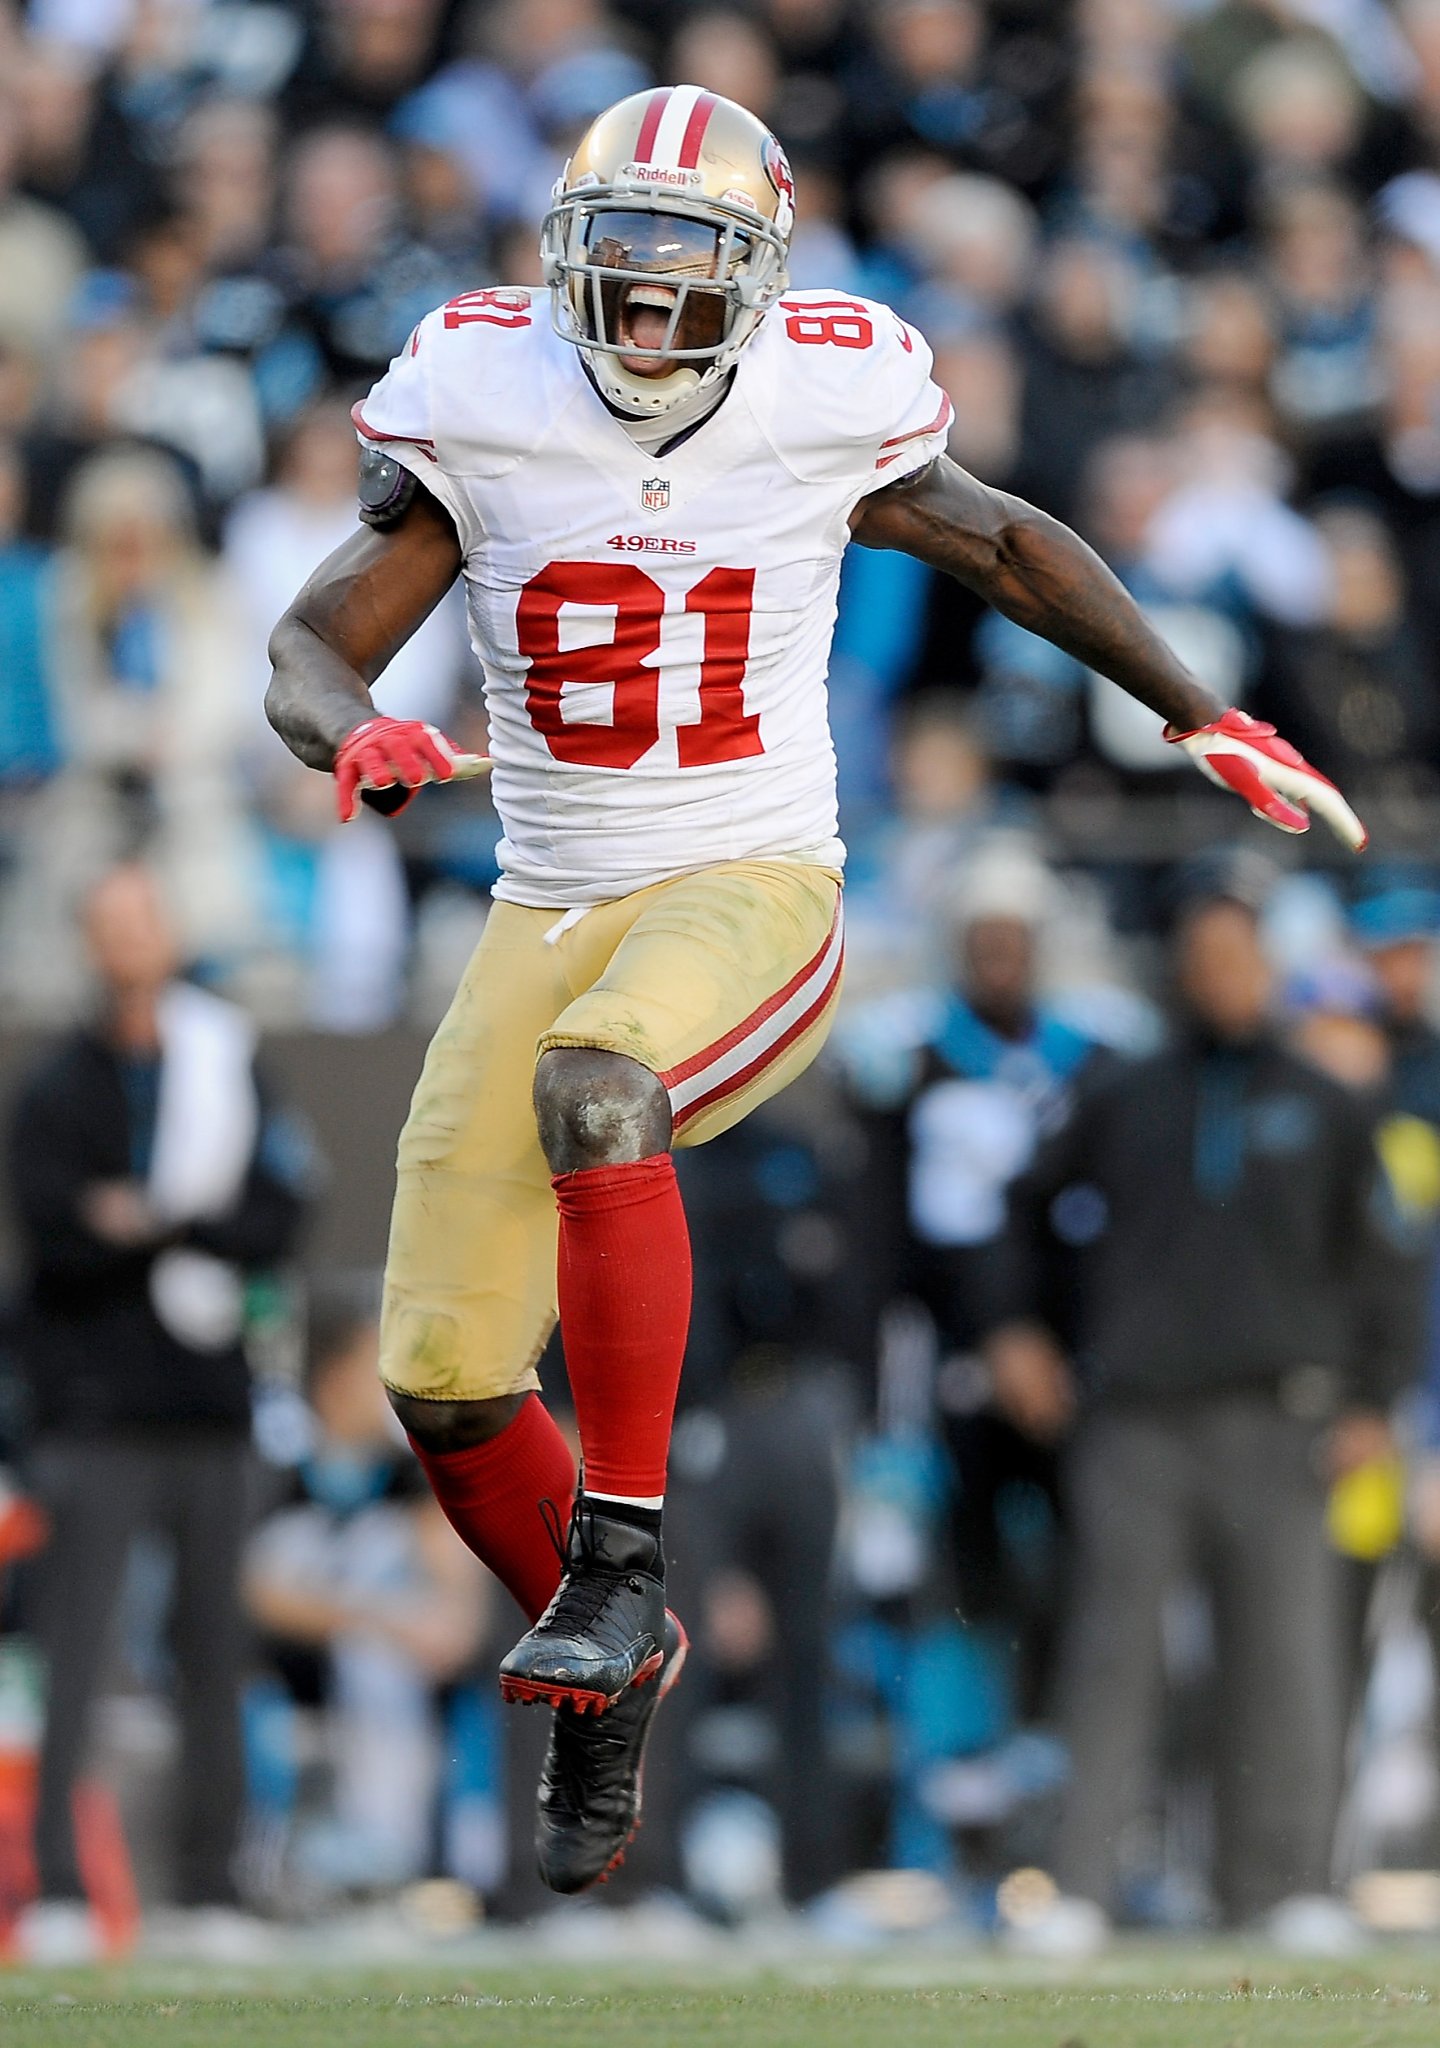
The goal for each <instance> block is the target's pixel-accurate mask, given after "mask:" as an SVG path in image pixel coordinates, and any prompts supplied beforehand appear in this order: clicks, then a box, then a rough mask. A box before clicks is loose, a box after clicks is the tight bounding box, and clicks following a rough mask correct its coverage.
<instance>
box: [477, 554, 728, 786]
mask: <svg viewBox="0 0 1440 2048" xmlns="http://www.w3.org/2000/svg"><path fill="white" fill-rule="evenodd" d="M754 597H755V571H754V570H753V569H712V570H711V571H710V572H709V574H708V575H707V576H702V577H701V579H700V581H699V582H698V583H696V584H695V585H693V587H692V588H691V589H690V590H688V591H687V592H686V593H685V609H686V611H687V612H699V613H700V614H701V616H702V617H703V618H704V621H705V644H704V650H703V656H702V660H701V666H700V717H699V719H698V721H697V722H696V723H695V724H693V725H681V726H677V727H676V729H675V739H676V744H677V746H678V748H679V755H680V766H681V767H682V768H706V767H713V766H714V765H716V764H717V763H719V762H722V761H741V760H744V759H746V758H747V757H748V756H750V755H752V754H763V753H764V751H765V749H764V746H763V745H762V743H761V739H760V720H759V717H758V715H757V714H755V713H752V712H747V711H746V709H745V698H744V690H743V683H744V676H745V663H746V660H747V658H748V656H749V653H750V613H751V609H752V606H753V603H754ZM566 604H581V605H603V606H605V607H607V608H613V610H614V613H615V633H614V637H613V638H612V639H610V640H607V641H603V642H602V643H601V644H600V645H599V646H595V647H576V648H569V649H566V650H565V651H564V652H562V651H561V647H560V609H561V606H562V605H566ZM664 611H665V593H664V591H663V590H662V589H661V588H660V585H659V584H658V583H657V582H656V581H655V579H654V578H653V577H652V576H647V575H646V574H645V571H644V570H643V569H640V568H637V567H636V566H635V564H634V563H633V562H551V563H549V564H548V565H547V566H546V567H545V568H543V569H541V570H540V571H539V572H538V573H537V574H536V575H534V576H532V577H531V578H530V581H529V582H528V583H527V584H526V585H525V587H524V589H523V590H522V591H521V593H520V603H519V607H518V610H517V612H516V636H517V639H518V643H519V649H520V652H521V654H522V655H524V656H525V657H526V658H527V659H528V660H529V663H530V674H529V678H528V684H527V691H526V700H525V701H526V708H527V709H528V711H529V713H530V719H531V723H532V724H533V725H534V726H535V728H536V730H537V731H538V732H541V733H543V734H544V736H545V741H546V744H547V745H548V747H549V749H550V751H551V753H552V754H553V755H554V756H555V758H556V760H557V761H569V762H572V763H574V764H575V765H577V766H580V767H586V768H633V767H634V766H635V763H636V762H637V761H638V760H639V759H640V758H641V756H642V755H643V754H647V753H648V752H649V751H650V749H651V747H653V746H654V745H655V742H656V741H657V740H658V739H659V737H660V670H659V668H658V667H657V666H656V665H655V664H654V663H653V661H652V659H651V658H652V657H653V656H654V655H655V654H657V653H658V652H659V648H660V630H661V620H662V618H663V616H664ZM565 683H609V684H613V685H614V691H615V696H614V704H613V709H612V715H611V721H610V723H609V724H608V725H599V724H592V723H581V722H579V721H576V722H571V721H569V720H567V719H565V718H563V717H562V716H561V705H560V693H561V686H562V685H563V684H565Z"/></svg>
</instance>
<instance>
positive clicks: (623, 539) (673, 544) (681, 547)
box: [605, 533, 695, 555]
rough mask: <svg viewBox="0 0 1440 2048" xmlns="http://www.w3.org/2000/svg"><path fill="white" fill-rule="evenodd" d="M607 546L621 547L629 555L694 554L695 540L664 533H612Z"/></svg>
mask: <svg viewBox="0 0 1440 2048" xmlns="http://www.w3.org/2000/svg"><path fill="white" fill-rule="evenodd" d="M605 545H606V547H607V548H619V549H621V550H622V551H623V552H624V553H625V554H627V555H693V554H694V552H695V543H694V541H693V540H671V538H670V536H669V535H668V534H664V533H612V534H611V536H610V538H609V540H607V541H606V543H605Z"/></svg>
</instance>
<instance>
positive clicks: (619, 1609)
mask: <svg viewBox="0 0 1440 2048" xmlns="http://www.w3.org/2000/svg"><path fill="white" fill-rule="evenodd" d="M664 1641H665V1556H664V1551H663V1549H662V1548H661V1541H660V1532H659V1530H658V1529H639V1528H636V1527H635V1526H634V1524H633V1523H630V1522H621V1521H617V1520H616V1519H615V1518H614V1517H613V1516H610V1515H607V1514H604V1513H603V1512H602V1511H601V1510H600V1509H599V1508H597V1507H596V1506H595V1505H594V1503H593V1502H591V1501H587V1500H586V1499H585V1497H584V1495H583V1494H582V1495H581V1496H580V1498H579V1499H578V1500H577V1501H576V1503H575V1511H574V1513H573V1514H572V1515H571V1517H570V1535H569V1539H568V1541H567V1543H566V1545H565V1571H564V1575H563V1577H562V1578H561V1580H560V1584H559V1587H558V1589H557V1591H556V1594H555V1598H554V1599H553V1600H552V1601H551V1602H550V1605H549V1606H548V1607H547V1608H546V1609H545V1612H544V1613H543V1614H542V1615H541V1617H540V1619H539V1620H538V1621H537V1622H536V1624H535V1626H534V1628H532V1629H531V1630H530V1632H529V1634H528V1635H523V1636H522V1637H521V1638H520V1640H519V1642H518V1643H517V1644H516V1645H515V1647H514V1649H513V1650H512V1651H511V1652H510V1654H509V1656H508V1657H507V1658H506V1659H505V1661H504V1663H503V1664H502V1665H501V1666H500V1697H501V1698H502V1699H504V1700H510V1701H518V1702H519V1703H520V1704H521V1705H524V1706H528V1705H530V1704H532V1703H534V1702H535V1701H540V1702H543V1704H544V1705H546V1706H550V1707H568V1708H571V1709H573V1711H574V1712H576V1713H578V1714H587V1713H588V1714H603V1713H604V1712H605V1710H606V1708H607V1707H613V1706H614V1704H615V1702H616V1701H617V1700H618V1699H619V1698H620V1696H621V1694H622V1693H626V1692H628V1691H629V1690H630V1688H631V1686H632V1685H640V1684H642V1683H643V1682H644V1681H645V1680H646V1679H647V1678H653V1677H654V1676H655V1674H656V1672H657V1671H658V1670H659V1669H660V1666H661V1664H662V1663H663V1662H664V1658H665V1650H664Z"/></svg>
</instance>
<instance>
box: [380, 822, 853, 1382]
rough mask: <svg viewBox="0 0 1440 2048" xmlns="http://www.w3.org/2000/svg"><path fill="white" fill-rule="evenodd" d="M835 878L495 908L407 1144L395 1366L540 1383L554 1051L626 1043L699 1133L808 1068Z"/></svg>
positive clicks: (672, 887) (825, 994)
mask: <svg viewBox="0 0 1440 2048" xmlns="http://www.w3.org/2000/svg"><path fill="white" fill-rule="evenodd" d="M841 958H842V931H841V913H840V884H839V878H838V877H837V876H836V875H835V874H833V873H832V872H831V871H830V870H829V869H825V868H819V867H812V866H806V865H802V864H800V863H791V862H785V861H732V862H728V863H726V864H724V865H722V866H717V867H711V868H704V869H701V870H699V871H697V872H696V873H695V874H692V875H682V876H680V877H678V878H677V879H676V880H674V881H670V882H660V883H657V884H656V885H655V886H654V887H653V888H650V889H641V890H638V891H637V892H636V893H635V894H634V895H633V896H623V897H620V898H619V899H618V900H617V901H615V902H612V903H602V904H597V905H596V906H595V907H594V908H593V909H590V910H587V911H586V912H585V913H584V915H583V916H580V917H578V918H577V919H574V920H573V921H572V920H570V919H564V918H561V917H559V915H558V913H557V912H555V911H553V910H533V909H527V908H523V907H522V906H520V905H518V904H513V903H497V904H495V906H494V907H493V909H492V910H491V912H490V916H489V920H488V921H487V923H486V926H485V931H484V935H483V937H482V938H481V941H480V944H479V945H478V946H477V948H476V949H475V954H474V957H473V958H472V960H471V962H470V964H469V966H468V968H467V969H466V971H465V975H464V978H463V980H462V981H461V983H460V987H459V989H458V990H457V992H456V995H455V1000H454V1001H453V1003H452V1004H451V1005H450V1009H449V1013H448V1014H447V1016H446V1018H445V1020H444V1022H443V1023H442V1024H441V1026H440V1028H439V1030H438V1031H437V1032H436V1034H435V1037H434V1040H433V1041H432V1043H431V1046H430V1050H429V1052H428V1054H427V1055H426V1059H425V1065H424V1069H423V1071H422V1073H421V1076H420V1080H419V1083H418V1085H417V1087H416V1090H415V1096H414V1100H413V1101H412V1103H411V1106H410V1115H409V1117H408V1119H407V1121H406V1124H405V1128H404V1130H403V1132H402V1133H401V1136H400V1152H399V1171H398V1179H397V1185H396V1192H395V1208H394V1213H393V1216H392V1218H391V1226H390V1251H389V1256H388V1259H387V1262H386V1271H385V1309H384V1320H383V1330H382V1342H381V1370H382V1372H383V1374H384V1377H385V1381H386V1384H387V1385H389V1386H391V1387H393V1388H395V1389H396V1390H397V1391H398V1392H400V1393H405V1394H412V1395H419V1396H422V1397H424V1398H428V1399H431V1400H439V1401H476V1400H486V1399H490V1398H492V1397H494V1396H496V1395H501V1394H511V1393H517V1392H519V1391H520V1390H522V1389H523V1388H527V1387H534V1386H536V1385H538V1380H537V1377H536V1371H535V1367H536V1362H537V1360H538V1359H539V1357H540V1353H541V1352H542V1351H543V1350H544V1348H545V1344H546V1341H547V1339H548V1338H549V1335H550V1332H551V1330H552V1329H553V1328H554V1325H555V1317H556V1306H555V1239H556V1213H555V1198H554V1195H553V1193H552V1191H551V1187H550V1169H549V1166H548V1165H547V1163H546V1160H545V1156H544V1154H543V1153H542V1151H541V1149H540V1140H539V1136H538V1134H537V1131H536V1125H535V1112H534V1107H533V1104H532V1101H531V1090H532V1086H533V1081H534V1072H535V1063H536V1060H537V1059H538V1058H539V1056H540V1054H542V1053H544V1052H548V1051H549V1050H550V1049H551V1048H552V1047H554V1046H572V1045H573V1046H590V1047H595V1048H598V1049H599V1050H601V1051H604V1052H616V1053H623V1054H625V1055H626V1057H627V1058H629V1059H633V1060H638V1061H639V1062H640V1064H641V1065H642V1066H645V1067H648V1068H649V1069H650V1071H651V1072H652V1073H653V1074H655V1075H656V1076H657V1077H658V1078H659V1080H660V1081H661V1082H662V1083H663V1084H664V1086H665V1089H666V1091H667V1093H668V1094H669V1097H670V1107H671V1113H672V1116H673V1118H674V1138H673V1143H674V1144H676V1145H677V1146H678V1145H700V1144H703V1143H704V1142H705V1140H706V1139H707V1138H713V1137H714V1136H715V1135H716V1134H717V1133H718V1132H720V1131H723V1130H728V1129H729V1127H730V1125H731V1124H734V1123H738V1122H739V1121H740V1119H741V1118H742V1117H743V1116H745V1115H746V1114H747V1113H748V1112H749V1111H750V1110H752V1109H754V1108H755V1106H756V1105H757V1104H758V1103H761V1102H764V1101H766V1100H767V1099H768V1098H769V1097H770V1096H772V1095H775V1094H777V1093H778V1092H779V1090H780V1089H782V1088H783V1087H784V1086H785V1085H786V1083H787V1082H788V1081H791V1080H793V1079H794V1077H795V1076H796V1075H797V1074H798V1073H800V1072H801V1071H802V1070H803V1069H804V1068H805V1067H807V1066H808V1065H809V1063H810V1061H811V1060H812V1059H814V1057H815V1055H816V1053H817V1052H818V1051H819V1050H820V1047H821V1045H822V1044H823V1043H824V1040H825V1035H826V1033H827V1031H828V1030H829V1028H830V1023H831V1019H832V1017H833V1015H834V1010H835V1002H836V998H837V996H838V994H839V989H840V972H841Z"/></svg>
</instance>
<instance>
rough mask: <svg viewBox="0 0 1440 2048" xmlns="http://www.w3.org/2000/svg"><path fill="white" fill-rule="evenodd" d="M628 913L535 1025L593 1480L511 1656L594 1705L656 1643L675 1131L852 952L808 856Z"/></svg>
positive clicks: (787, 1032) (776, 1064)
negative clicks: (540, 1610)
mask: <svg viewBox="0 0 1440 2048" xmlns="http://www.w3.org/2000/svg"><path fill="white" fill-rule="evenodd" d="M611 909H612V912H613V911H615V910H618V909H620V906H612V907H611ZM627 914H629V915H630V916H631V917H632V919H633V921H632V922H631V924H630V927H629V929H628V931H626V933H625V935H624V937H623V938H622V939H621V941H620V943H619V945H618V946H615V947H614V949H613V953H612V954H611V956H610V958H609V960H608V964H607V965H606V966H605V967H604V969H603V971H602V972H601V973H600V974H599V975H598V977H597V978H596V979H595V981H594V982H593V985H592V986H590V987H589V988H588V990H587V991H586V993H585V994H584V995H582V996H580V997H579V998H578V999H577V1000H576V1001H575V1002H574V1003H572V1004H571V1005H570V1007H569V1008H568V1009H567V1010H566V1011H565V1012H564V1014H563V1015H562V1016H561V1017H559V1018H558V1019H557V1020H556V1022H555V1024H554V1026H553V1027H552V1028H551V1029H549V1030H548V1031H546V1032H545V1033H544V1035H543V1036H542V1039H541V1053H540V1059H539V1063H538V1065H537V1069H536V1080H535V1100H536V1112H537V1119H538V1123H539V1129H540V1137H541V1142H542V1144H543V1145H544V1148H545V1151H546V1155H547V1157H548V1159H549V1161H550V1164H551V1166H552V1167H553V1168H554V1171H555V1181H554V1186H555V1194H556V1200H557V1204H558V1207H559V1215H560V1242H559V1276H558V1296H559V1303H560V1316H561V1327H562V1330H563V1333H564V1338H565V1355H566V1364H567V1367H568V1369H569V1373H570V1383H571V1390H572V1393H573V1396H574V1401H575V1412H576V1421H577V1425H578V1427H579V1431H580V1442H581V1451H582V1457H583V1462H584V1474H585V1477H584V1491H583V1493H582V1496H581V1500H580V1512H579V1514H578V1515H577V1520H576V1523H575V1526H574V1528H573V1529H572V1536H571V1558H570V1562H569V1564H568V1565H567V1575H566V1584H567V1586H573V1590H574V1598H573V1599H571V1598H562V1601H561V1602H560V1603H559V1607H560V1610H561V1611H558V1612H557V1611H556V1610H552V1611H551V1613H549V1614H547V1616H546V1618H545V1624H544V1626H543V1628H541V1629H537V1630H533V1631H532V1632H531V1634H530V1635H529V1636H527V1637H526V1638H524V1639H523V1641H522V1642H521V1643H520V1644H519V1645H517V1647H516V1649H515V1650H514V1651H513V1652H512V1653H511V1655H510V1656H509V1657H508V1658H507V1659H506V1660H505V1663H504V1665H503V1666H502V1684H503V1685H504V1687H505V1690H506V1692H507V1696H509V1697H511V1698H543V1699H549V1700H551V1701H552V1702H555V1703H558V1702H559V1701H561V1700H565V1701H569V1702H571V1703H572V1704H582V1703H583V1704H585V1705H591V1706H593V1707H595V1708H596V1710H597V1711H598V1710H600V1709H602V1708H603V1707H605V1706H606V1705H608V1704H610V1703H612V1702H613V1701H614V1700H615V1699H617V1698H618V1697H619V1696H620V1695H621V1694H622V1693H623V1692H624V1691H625V1689H626V1688H627V1686H629V1685H631V1684H633V1683H635V1682H636V1681H637V1680H638V1679H640V1678H643V1677H644V1676H646V1675H648V1673H649V1672H650V1671H653V1670H654V1669H656V1668H657V1667H658V1663H659V1660H660V1658H661V1656H662V1654H663V1644H662V1639H661V1633H662V1631H661V1624H662V1617H663V1613H664V1599H663V1553H662V1550H661V1541H660V1511H661V1507H662V1504H663V1499H664V1490H665V1465H666V1457H667V1454H668V1451H669V1443H670V1426H671V1419H672V1416H673V1413H674V1406H675V1396H676V1392H677V1389H678V1386H679V1379H680V1368H681V1364H682V1361H683V1358H684V1352H685V1340H686V1334H687V1329H688V1324H689V1312H690V1247H689V1238H688V1234H687V1231H686V1226H685V1214H684V1209H683V1207H682V1204H681V1200H680V1194H679V1189H678V1186H677V1184H676V1179H675V1169H674V1163H673V1160H672V1159H671V1157H670V1151H669V1147H670V1144H671V1143H682V1144H683V1143H686V1142H697V1141H699V1140H701V1139H703V1138H704V1137H707V1136H710V1135H712V1134H713V1133H714V1132H715V1131H717V1130H720V1129H723V1128H724V1127H725V1126H726V1125H727V1124H729V1123H733V1122H735V1121H737V1120H738V1118H739V1117H741V1116H743V1115H744V1114H745V1112H746V1110H747V1109H748V1108H750V1107H752V1106H753V1105H754V1104H755V1103H757V1102H760V1101H763V1100H764V1099H765V1098H766V1097H767V1096H768V1095H771V1094H773V1093H775V1092H776V1090H777V1089H778V1088H780V1087H782V1086H783V1085H784V1083H785V1081H786V1080H787V1079H788V1078H789V1077H790V1075H791V1074H792V1073H794V1072H797V1071H798V1070H799V1068H800V1067H801V1066H803V1065H804V1064H805V1063H806V1062H807V1061H808V1060H809V1059H810V1058H812V1057H813V1056H814V1053H815V1052H816V1051H817V1050H818V1048H819V1045H820V1043H821V1041H822V1039H823V1036H824V1032H825V1030H826V1028H827V1027H828V1023H829V1019H830V1015H831V1012H832V1010H833V1005H834V1001H835V998H836V995H837V993H838V989H839V977H840V956H841V942H840V928H839V887H838V883H837V881H836V879H835V878H834V877H833V876H831V875H829V874H827V873H825V872H824V871H822V870H820V869H816V868H809V867H803V866H799V865H794V866H792V865H788V864H785V863H780V862H746V863H732V864H728V865H726V866H724V867H717V868H711V869H707V870H704V871H703V872H701V873H698V874H695V875H691V876H686V877H683V878H681V879H680V880H678V881H675V882H671V883H666V884H663V885H662V886H661V887H659V888H657V889H652V890H647V891H644V892H642V893H641V895H640V896H639V897H637V898H632V899H629V905H628V906H627ZM589 922H590V920H589V919H585V920H582V921H581V923H580V925H579V926H578V927H577V928H576V930H575V931H574V933H572V934H570V935H568V936H569V937H571V938H573V939H575V940H577V941H582V942H583V943H594V942H595V941H596V940H597V939H598V938H599V937H600V936H601V933H602V931H603V924H602V923H598V922H597V925H596V926H595V927H594V928H593V929H592V931H591V933H590V934H589V935H588V937H587V935H586V930H585V928H586V925H587V924H589ZM597 1574H598V1575H600V1576H599V1577H597ZM602 1579H603V1580H604V1581H605V1582H606V1583H608V1585H609V1592H608V1594H606V1595H605V1597H603V1598H602V1591H603V1587H602V1584H601V1580H602ZM572 1609H573V1613H572Z"/></svg>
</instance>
